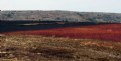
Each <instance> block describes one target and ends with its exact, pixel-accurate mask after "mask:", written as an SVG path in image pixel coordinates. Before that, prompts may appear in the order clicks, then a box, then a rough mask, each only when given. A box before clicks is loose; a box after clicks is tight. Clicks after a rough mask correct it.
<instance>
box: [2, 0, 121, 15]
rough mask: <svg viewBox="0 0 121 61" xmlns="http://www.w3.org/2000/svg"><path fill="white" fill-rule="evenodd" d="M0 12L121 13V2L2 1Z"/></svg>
mask: <svg viewBox="0 0 121 61" xmlns="http://www.w3.org/2000/svg"><path fill="white" fill-rule="evenodd" d="M0 10H69V11H79V12H116V13H121V0H0Z"/></svg>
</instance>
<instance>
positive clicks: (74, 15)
mask: <svg viewBox="0 0 121 61" xmlns="http://www.w3.org/2000/svg"><path fill="white" fill-rule="evenodd" d="M0 20H4V21H5V20H10V21H13V20H16V21H17V20H28V21H29V20H33V21H69V22H96V23H98V22H106V23H121V13H101V12H72V11H0Z"/></svg>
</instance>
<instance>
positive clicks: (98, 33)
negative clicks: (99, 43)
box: [5, 24, 121, 42]
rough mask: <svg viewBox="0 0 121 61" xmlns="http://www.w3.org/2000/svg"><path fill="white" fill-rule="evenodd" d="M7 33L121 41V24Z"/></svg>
mask: <svg viewBox="0 0 121 61" xmlns="http://www.w3.org/2000/svg"><path fill="white" fill-rule="evenodd" d="M5 34H9V35H11V34H14V35H16V34H23V35H44V36H56V37H70V38H81V39H99V40H109V41H120V42H121V24H100V25H90V26H78V27H65V28H56V29H48V30H28V31H16V32H7V33H5Z"/></svg>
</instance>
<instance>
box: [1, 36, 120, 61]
mask: <svg viewBox="0 0 121 61" xmlns="http://www.w3.org/2000/svg"><path fill="white" fill-rule="evenodd" d="M0 61H121V43H120V42H109V41H108V42H107V41H100V40H93V39H70V38H57V37H56V38H55V37H42V36H37V35H34V36H32V35H9V36H8V35H7V36H6V35H1V37H0Z"/></svg>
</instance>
